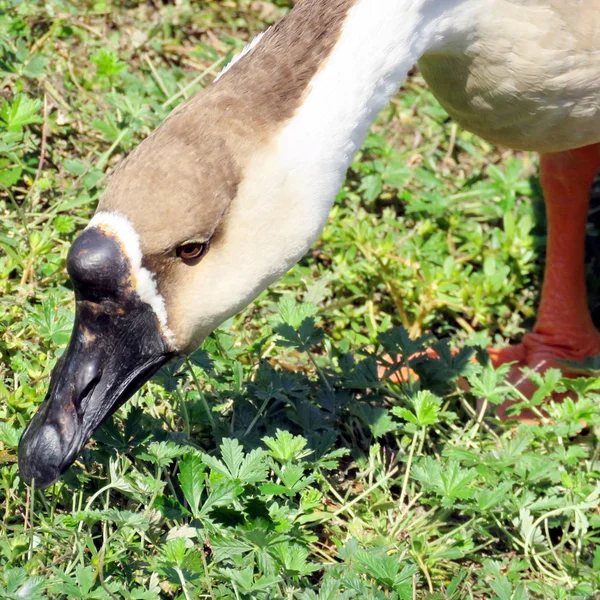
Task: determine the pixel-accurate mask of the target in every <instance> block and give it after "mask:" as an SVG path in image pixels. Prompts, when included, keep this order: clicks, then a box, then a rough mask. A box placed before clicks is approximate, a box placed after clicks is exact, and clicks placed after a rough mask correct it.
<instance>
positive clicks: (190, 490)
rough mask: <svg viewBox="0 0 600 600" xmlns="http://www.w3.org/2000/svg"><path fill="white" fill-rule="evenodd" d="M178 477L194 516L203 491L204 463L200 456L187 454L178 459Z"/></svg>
mask: <svg viewBox="0 0 600 600" xmlns="http://www.w3.org/2000/svg"><path fill="white" fill-rule="evenodd" d="M178 479H179V483H180V485H181V491H182V492H183V495H184V496H185V499H186V501H187V503H188V505H189V507H190V509H191V511H192V514H193V515H194V516H196V515H197V514H198V511H199V508H200V502H201V500H202V492H203V491H204V464H203V462H202V460H201V458H200V457H199V456H197V455H196V454H188V455H187V456H186V457H185V458H184V459H183V460H182V461H180V463H179V475H178Z"/></svg>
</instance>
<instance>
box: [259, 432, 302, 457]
mask: <svg viewBox="0 0 600 600" xmlns="http://www.w3.org/2000/svg"><path fill="white" fill-rule="evenodd" d="M263 442H264V443H265V444H266V445H267V446H268V447H269V449H270V452H269V454H270V455H271V456H272V457H273V458H274V459H275V460H277V461H278V462H280V463H282V464H284V463H287V462H289V461H291V460H300V459H302V458H305V457H306V456H308V455H309V454H311V453H312V451H311V450H305V447H306V445H307V444H308V441H307V440H306V439H305V438H303V437H301V436H299V435H298V436H295V435H292V434H291V433H290V432H289V431H284V430H281V429H278V430H277V432H276V433H275V438H272V437H265V438H263Z"/></svg>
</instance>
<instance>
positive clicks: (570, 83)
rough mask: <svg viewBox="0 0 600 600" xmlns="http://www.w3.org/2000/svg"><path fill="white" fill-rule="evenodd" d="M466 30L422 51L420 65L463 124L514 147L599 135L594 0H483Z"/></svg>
mask: <svg viewBox="0 0 600 600" xmlns="http://www.w3.org/2000/svg"><path fill="white" fill-rule="evenodd" d="M472 14H473V18H474V23H473V32H472V34H471V35H460V36H456V37H455V38H451V39H446V41H445V43H444V44H443V45H442V46H441V47H438V48H435V49H432V50H429V51H427V52H426V53H425V54H424V55H423V56H422V57H421V58H420V60H419V67H420V69H421V72H422V74H423V76H424V77H425V79H426V81H427V84H428V85H429V87H430V88H431V90H432V91H433V93H434V94H435V96H436V97H437V99H438V100H439V101H440V103H441V104H442V106H443V107H444V108H445V109H446V111H447V112H448V113H449V114H450V116H452V117H453V118H454V119H455V120H456V121H458V122H459V123H460V124H461V125H462V126H463V127H464V128H465V129H468V130H469V131H472V132H473V133H476V134H477V135H479V136H481V137H483V138H485V139H486V140H488V141H490V142H492V143H494V144H500V145H503V146H508V147H509V148H513V149H516V150H535V151H537V152H559V151H564V150H569V149H571V148H578V147H581V146H585V145H589V144H592V143H595V142H598V141H600V84H599V83H598V77H597V74H598V73H600V5H598V4H597V3H596V2H594V1H593V0H587V1H586V0H584V1H577V0H567V1H564V0H482V1H481V2H480V3H479V9H478V10H475V11H473V13H472Z"/></svg>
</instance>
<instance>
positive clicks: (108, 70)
mask: <svg viewBox="0 0 600 600" xmlns="http://www.w3.org/2000/svg"><path fill="white" fill-rule="evenodd" d="M90 60H91V62H92V63H94V64H95V65H96V73H97V75H98V76H100V77H112V76H114V75H117V74H119V73H120V72H121V71H123V70H124V69H125V68H127V64H126V63H124V62H121V60H119V57H118V55H117V54H116V53H115V52H113V51H112V50H109V49H106V48H102V49H101V50H98V51H97V52H96V53H95V54H94V55H93V56H92V58H91V59H90Z"/></svg>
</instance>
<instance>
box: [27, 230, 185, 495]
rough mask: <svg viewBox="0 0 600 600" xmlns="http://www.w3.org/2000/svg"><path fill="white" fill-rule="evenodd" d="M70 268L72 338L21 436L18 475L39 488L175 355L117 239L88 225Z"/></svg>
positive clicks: (75, 246) (59, 472) (58, 473)
mask: <svg viewBox="0 0 600 600" xmlns="http://www.w3.org/2000/svg"><path fill="white" fill-rule="evenodd" d="M67 268H68V270H69V275H70V277H71V280H72V281H73V285H74V287H75V297H76V311H75V325H74V328H73V333H72V335H71V341H70V342H69V346H68V348H67V350H66V352H65V354H64V355H63V356H62V357H61V358H60V360H59V361H58V363H57V364H56V367H55V369H54V371H53V373H52V377H51V380H50V387H49V390H48V394H47V395H46V398H45V400H44V402H43V404H42V405H41V406H40V408H39V409H38V411H37V413H36V414H35V415H34V417H33V419H32V420H31V422H30V423H29V425H28V426H27V428H26V429H25V431H24V433H23V436H22V437H21V441H20V443H19V469H20V471H21V474H22V476H23V478H24V479H25V481H27V482H28V483H30V484H31V483H32V482H33V481H34V480H35V485H36V487H38V488H45V487H48V486H49V485H51V484H53V483H54V482H55V481H57V480H58V479H59V478H60V476H61V475H62V474H63V473H64V472H65V471H66V470H67V469H68V468H69V467H70V466H71V464H72V463H73V462H74V461H75V459H76V458H77V455H78V454H79V452H80V451H81V449H82V448H83V446H84V445H85V444H86V442H87V441H88V440H89V438H90V437H91V436H92V434H93V433H94V432H95V431H96V429H98V427H100V425H101V424H102V423H103V421H104V420H105V419H107V418H108V417H109V416H110V415H111V414H112V413H113V412H114V411H115V410H117V408H119V407H120V406H121V405H122V404H123V403H124V402H125V401H126V400H127V399H129V398H130V397H131V396H132V395H133V394H134V393H135V392H136V391H137V390H138V389H139V388H140V387H141V386H142V384H143V383H144V382H146V381H147V380H148V379H150V377H152V375H153V374H154V373H156V371H158V369H160V367H161V366H162V365H164V364H165V363H166V362H167V361H168V360H170V359H171V358H172V357H173V356H174V355H175V353H174V352H173V351H172V349H171V348H170V346H169V344H168V342H167V341H166V340H165V338H164V335H163V334H162V332H161V327H160V323H159V321H158V318H157V316H156V315H155V313H154V311H153V309H152V308H151V307H150V305H148V304H146V303H144V302H142V301H141V300H140V298H139V296H138V295H137V293H136V292H135V289H134V285H135V279H134V276H132V273H131V265H130V263H129V260H128V258H127V257H126V256H125V254H124V252H123V249H122V247H121V245H120V244H119V242H118V240H116V239H115V238H114V237H112V236H110V235H108V234H107V233H105V232H103V231H102V230H100V229H96V228H91V229H87V230H85V231H84V232H83V233H82V234H81V235H80V236H79V238H77V240H76V241H75V243H74V244H73V246H72V247H71V250H70V251H69V256H68V258H67Z"/></svg>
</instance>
